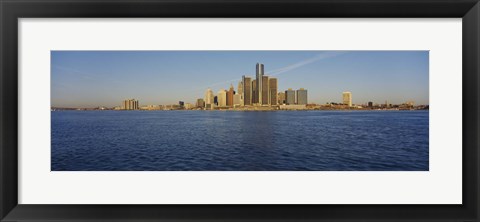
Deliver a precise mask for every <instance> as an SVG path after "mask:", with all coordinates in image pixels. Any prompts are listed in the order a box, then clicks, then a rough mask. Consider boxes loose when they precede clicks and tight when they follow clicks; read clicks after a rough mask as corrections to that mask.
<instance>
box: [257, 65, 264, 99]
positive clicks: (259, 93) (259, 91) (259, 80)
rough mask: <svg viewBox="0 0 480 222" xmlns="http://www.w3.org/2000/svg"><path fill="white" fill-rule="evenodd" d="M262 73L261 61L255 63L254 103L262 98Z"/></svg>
mask: <svg viewBox="0 0 480 222" xmlns="http://www.w3.org/2000/svg"><path fill="white" fill-rule="evenodd" d="M263 75H264V66H263V64H261V63H257V66H256V77H257V78H256V80H257V82H256V87H255V92H256V93H255V97H256V100H257V101H256V103H262V101H263V98H262V92H263V90H262V86H263Z"/></svg>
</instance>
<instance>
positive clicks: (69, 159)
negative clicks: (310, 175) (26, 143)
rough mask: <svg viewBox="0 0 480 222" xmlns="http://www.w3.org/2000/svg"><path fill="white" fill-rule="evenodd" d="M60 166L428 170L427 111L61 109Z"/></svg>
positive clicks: (55, 161) (55, 119)
mask: <svg viewBox="0 0 480 222" xmlns="http://www.w3.org/2000/svg"><path fill="white" fill-rule="evenodd" d="M51 115H52V165H51V167H52V170H53V171H132V170H133V171H172V170H195V171H200V170H204V171H224V170H232V171H251V170H254V171H264V170H267V171H278V170H282V171H298V170H315V171H332V170H334V171H364V170H368V171H418V170H421V171H424V170H428V169H429V168H428V166H429V165H428V160H429V155H428V120H429V118H428V111H351V112H348V111H276V112H231V111H230V112H228V111H227V112H226V111H147V112H145V111H55V112H52V113H51Z"/></svg>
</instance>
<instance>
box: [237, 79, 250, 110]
mask: <svg viewBox="0 0 480 222" xmlns="http://www.w3.org/2000/svg"><path fill="white" fill-rule="evenodd" d="M242 84H243V86H242V92H241V93H240V92H239V93H240V94H243V96H242V97H243V98H242V99H243V105H245V106H250V105H252V78H250V77H246V76H242ZM239 91H240V89H239Z"/></svg>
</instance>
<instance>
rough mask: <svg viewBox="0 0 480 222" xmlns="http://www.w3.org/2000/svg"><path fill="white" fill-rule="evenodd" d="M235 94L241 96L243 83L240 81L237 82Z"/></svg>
mask: <svg viewBox="0 0 480 222" xmlns="http://www.w3.org/2000/svg"><path fill="white" fill-rule="evenodd" d="M237 92H238V94H240V95H243V82H242V81H240V82H238V87H237Z"/></svg>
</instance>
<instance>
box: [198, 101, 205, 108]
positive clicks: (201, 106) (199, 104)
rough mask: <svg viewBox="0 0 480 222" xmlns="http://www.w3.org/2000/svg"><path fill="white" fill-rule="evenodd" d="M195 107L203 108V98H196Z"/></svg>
mask: <svg viewBox="0 0 480 222" xmlns="http://www.w3.org/2000/svg"><path fill="white" fill-rule="evenodd" d="M197 107H198V108H203V107H205V100H203V99H197Z"/></svg>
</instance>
